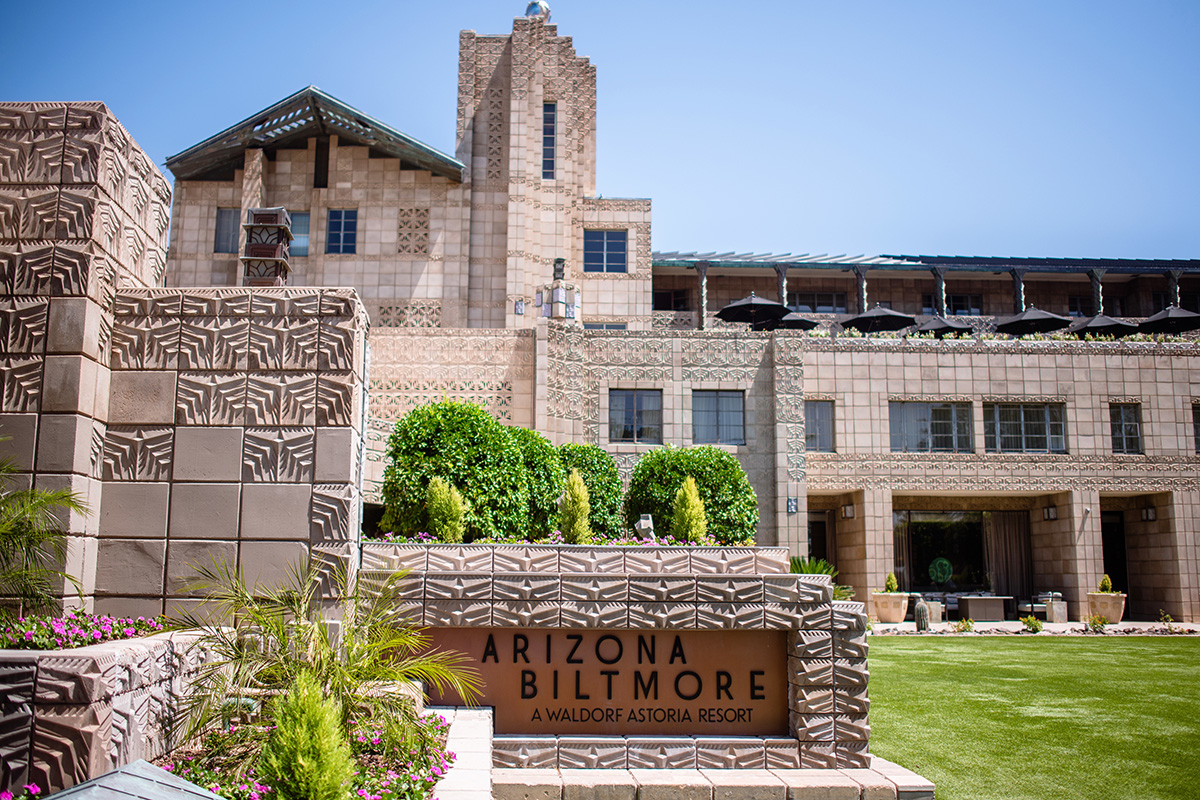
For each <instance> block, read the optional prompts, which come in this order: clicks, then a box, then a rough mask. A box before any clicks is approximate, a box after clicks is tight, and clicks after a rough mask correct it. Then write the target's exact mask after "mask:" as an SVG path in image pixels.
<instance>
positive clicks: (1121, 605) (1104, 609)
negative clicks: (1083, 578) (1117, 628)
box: [1088, 592, 1125, 623]
mask: <svg viewBox="0 0 1200 800" xmlns="http://www.w3.org/2000/svg"><path fill="white" fill-rule="evenodd" d="M1088 613H1089V615H1092V616H1101V617H1104V618H1105V619H1106V620H1108V621H1109V622H1111V623H1117V622H1120V621H1121V618H1122V617H1124V616H1125V595H1123V594H1120V593H1116V594H1110V593H1108V592H1088Z"/></svg>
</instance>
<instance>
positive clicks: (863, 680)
mask: <svg viewBox="0 0 1200 800" xmlns="http://www.w3.org/2000/svg"><path fill="white" fill-rule="evenodd" d="M869 677H870V674H869V673H868V672H867V661H866V659H857V658H835V659H834V660H833V682H834V685H836V686H838V687H842V688H853V689H865V688H866V686H867V679H868V678H869Z"/></svg>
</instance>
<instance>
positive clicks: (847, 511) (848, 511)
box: [842, 503, 854, 519]
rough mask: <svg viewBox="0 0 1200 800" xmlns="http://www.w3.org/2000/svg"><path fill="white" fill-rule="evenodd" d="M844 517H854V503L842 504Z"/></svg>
mask: <svg viewBox="0 0 1200 800" xmlns="http://www.w3.org/2000/svg"><path fill="white" fill-rule="evenodd" d="M842 519H854V504H853V503H847V504H846V505H844V506H842Z"/></svg>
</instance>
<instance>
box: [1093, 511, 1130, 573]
mask: <svg viewBox="0 0 1200 800" xmlns="http://www.w3.org/2000/svg"><path fill="white" fill-rule="evenodd" d="M1100 538H1101V539H1102V540H1103V544H1104V572H1105V573H1106V574H1107V575H1108V577H1109V579H1110V580H1111V581H1112V585H1113V589H1114V590H1116V591H1118V592H1128V591H1129V556H1128V554H1127V552H1126V549H1125V512H1123V511H1101V512H1100Z"/></svg>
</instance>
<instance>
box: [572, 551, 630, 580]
mask: <svg viewBox="0 0 1200 800" xmlns="http://www.w3.org/2000/svg"><path fill="white" fill-rule="evenodd" d="M624 550H625V548H621V547H563V548H562V549H560V550H559V552H558V569H559V572H562V573H568V572H584V573H592V574H595V573H607V574H620V573H623V572H624V571H625V554H624Z"/></svg>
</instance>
